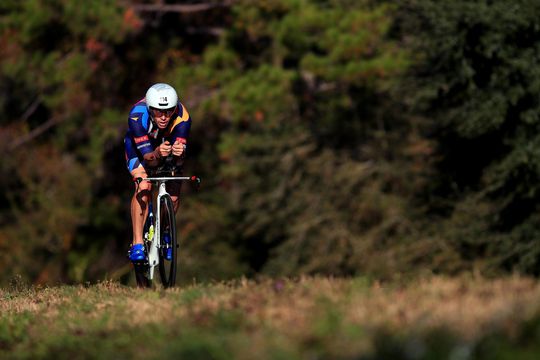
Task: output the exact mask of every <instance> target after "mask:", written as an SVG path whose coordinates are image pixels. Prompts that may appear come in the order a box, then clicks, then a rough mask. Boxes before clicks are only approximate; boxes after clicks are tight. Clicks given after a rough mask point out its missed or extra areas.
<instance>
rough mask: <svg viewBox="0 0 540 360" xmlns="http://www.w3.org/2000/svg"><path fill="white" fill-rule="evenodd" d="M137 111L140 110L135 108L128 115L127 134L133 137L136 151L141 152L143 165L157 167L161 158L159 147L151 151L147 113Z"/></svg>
mask: <svg viewBox="0 0 540 360" xmlns="http://www.w3.org/2000/svg"><path fill="white" fill-rule="evenodd" d="M137 110H140V109H138V108H137V107H135V108H134V109H133V110H132V111H131V113H130V114H129V120H128V126H129V132H130V134H131V136H132V137H133V141H134V142H135V146H136V147H137V150H139V151H140V152H141V154H142V156H143V158H144V162H145V165H147V166H150V167H156V166H158V165H159V163H160V158H161V155H160V152H159V146H158V147H157V148H156V149H153V148H152V144H151V142H150V138H149V137H148V124H149V121H150V119H149V118H148V113H147V112H146V111H137ZM143 110H144V109H143ZM145 125H146V126H145Z"/></svg>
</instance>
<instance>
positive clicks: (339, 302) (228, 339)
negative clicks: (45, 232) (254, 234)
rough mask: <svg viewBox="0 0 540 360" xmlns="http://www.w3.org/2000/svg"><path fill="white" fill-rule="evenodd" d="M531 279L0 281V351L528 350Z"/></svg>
mask: <svg viewBox="0 0 540 360" xmlns="http://www.w3.org/2000/svg"><path fill="white" fill-rule="evenodd" d="M539 295H540V284H539V283H538V282H537V281H534V280H531V279H527V278H521V277H512V278H505V279H498V280H485V279H471V278H468V279H465V278H461V279H455V278H454V279H451V278H442V277H433V278H429V279H424V280H414V281H410V282H403V283H400V282H393V283H378V282H372V281H369V280H367V279H364V278H353V279H333V278H322V277H321V278H308V277H303V278H299V279H261V280H258V281H251V280H238V281H235V282H228V283H214V284H193V285H191V286H187V287H183V288H176V289H172V290H167V291H164V290H161V289H155V290H139V289H136V288H131V287H126V286H123V285H120V284H118V283H115V282H102V283H100V284H97V285H87V286H83V285H80V286H60V287H41V288H40V287H37V288H36V287H32V288H27V287H25V286H23V285H21V284H20V283H17V282H12V284H11V286H10V287H9V288H5V289H2V290H0V311H1V313H2V317H1V320H0V358H36V357H39V358H49V357H53V356H54V357H55V358H66V359H67V358H69V359H73V358H98V357H99V358H118V356H120V357H121V358H128V357H134V358H149V357H150V358H176V359H178V358H182V359H183V358H186V359H230V358H235V359H323V358H324V359H326V358H332V359H336V358H337V359H353V358H354V359H375V358H377V359H385V358H386V359H400V358H401V359H439V358H450V359H473V358H474V359H497V358H498V359H505V358H509V357H507V356H509V355H508V354H510V353H511V354H512V356H511V357H512V358H513V359H516V358H534V354H535V351H536V353H540V348H539V347H538V343H537V342H536V344H535V339H536V337H537V335H538V329H540V327H539V324H540V320H539V319H540V318H539V317H538V315H537V314H538V309H539V308H540V296H539Z"/></svg>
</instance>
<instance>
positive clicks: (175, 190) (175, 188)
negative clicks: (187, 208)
mask: <svg viewBox="0 0 540 360" xmlns="http://www.w3.org/2000/svg"><path fill="white" fill-rule="evenodd" d="M181 187H182V183H181V182H180V181H169V182H168V183H167V192H168V193H169V195H171V199H172V201H173V207H174V212H175V213H176V212H178V207H179V205H180V189H181Z"/></svg>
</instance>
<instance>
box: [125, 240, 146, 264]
mask: <svg viewBox="0 0 540 360" xmlns="http://www.w3.org/2000/svg"><path fill="white" fill-rule="evenodd" d="M128 257H129V260H131V261H132V262H137V263H138V262H144V261H146V251H145V249H144V244H135V245H133V246H132V247H131V249H129V251H128Z"/></svg>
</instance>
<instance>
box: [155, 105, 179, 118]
mask: <svg viewBox="0 0 540 360" xmlns="http://www.w3.org/2000/svg"><path fill="white" fill-rule="evenodd" d="M175 110H176V106H175V107H172V108H170V109H156V108H153V107H151V108H150V111H151V112H152V116H154V117H162V116H163V115H165V116H167V117H169V116H171V115H172V114H174V112H175Z"/></svg>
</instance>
